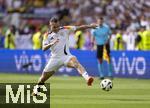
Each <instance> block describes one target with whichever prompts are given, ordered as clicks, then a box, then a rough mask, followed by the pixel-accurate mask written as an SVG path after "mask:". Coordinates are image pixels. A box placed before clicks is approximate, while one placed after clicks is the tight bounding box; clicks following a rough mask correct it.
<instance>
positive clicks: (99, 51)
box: [97, 45, 104, 79]
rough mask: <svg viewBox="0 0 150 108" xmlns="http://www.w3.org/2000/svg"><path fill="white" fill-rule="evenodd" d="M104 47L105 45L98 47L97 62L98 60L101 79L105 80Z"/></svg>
mask: <svg viewBox="0 0 150 108" xmlns="http://www.w3.org/2000/svg"><path fill="white" fill-rule="evenodd" d="M103 47H104V45H97V60H98V71H99V78H100V79H104V69H103V67H104V66H103V50H104V49H103Z"/></svg>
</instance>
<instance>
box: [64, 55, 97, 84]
mask: <svg viewBox="0 0 150 108" xmlns="http://www.w3.org/2000/svg"><path fill="white" fill-rule="evenodd" d="M66 65H67V67H71V68H75V69H77V71H78V72H79V74H81V75H82V76H83V78H84V79H85V80H86V81H87V85H88V86H91V85H92V83H93V81H94V78H93V77H91V76H89V75H88V73H87V72H86V70H85V68H84V67H83V66H82V65H81V64H80V63H79V62H78V60H77V59H76V57H71V58H70V59H69V61H68V62H67V64H66Z"/></svg>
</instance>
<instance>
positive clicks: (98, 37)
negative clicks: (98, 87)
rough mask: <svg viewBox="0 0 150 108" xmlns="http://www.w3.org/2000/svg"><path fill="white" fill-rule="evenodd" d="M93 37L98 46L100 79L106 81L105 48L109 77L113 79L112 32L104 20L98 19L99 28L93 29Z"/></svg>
mask: <svg viewBox="0 0 150 108" xmlns="http://www.w3.org/2000/svg"><path fill="white" fill-rule="evenodd" d="M92 35H93V36H94V38H95V41H96V45H97V59H98V71H99V77H100V79H104V78H105V76H104V69H103V68H104V67H103V63H104V62H103V52H104V48H106V52H107V56H108V70H109V72H108V76H109V77H111V78H112V65H111V58H110V46H109V39H110V35H111V30H110V28H109V27H108V25H106V24H105V23H104V21H103V18H102V17H100V18H97V27H96V28H95V29H92Z"/></svg>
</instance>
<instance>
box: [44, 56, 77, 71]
mask: <svg viewBox="0 0 150 108" xmlns="http://www.w3.org/2000/svg"><path fill="white" fill-rule="evenodd" d="M72 57H75V56H73V55H66V56H62V57H60V58H50V60H49V61H48V63H47V65H46V66H45V68H44V70H43V72H52V71H57V70H58V69H59V68H60V67H61V66H67V64H68V62H69V60H70V59H71V58H72Z"/></svg>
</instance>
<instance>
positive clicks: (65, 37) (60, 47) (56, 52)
mask: <svg viewBox="0 0 150 108" xmlns="http://www.w3.org/2000/svg"><path fill="white" fill-rule="evenodd" d="M75 30H76V27H75V26H73V27H71V28H70V29H60V30H59V31H58V32H57V33H54V32H52V33H50V34H48V35H47V37H46V39H44V40H43V45H45V44H49V43H51V41H53V40H54V39H59V42H57V43H56V44H54V45H53V46H51V47H50V50H51V58H58V57H62V56H65V55H71V54H70V51H69V34H70V32H72V31H75Z"/></svg>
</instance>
